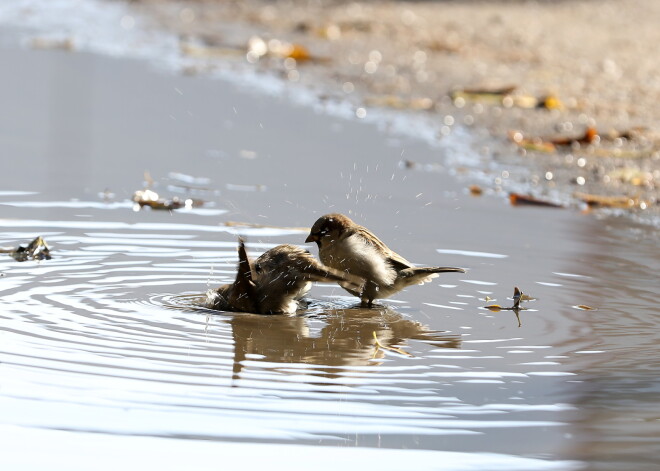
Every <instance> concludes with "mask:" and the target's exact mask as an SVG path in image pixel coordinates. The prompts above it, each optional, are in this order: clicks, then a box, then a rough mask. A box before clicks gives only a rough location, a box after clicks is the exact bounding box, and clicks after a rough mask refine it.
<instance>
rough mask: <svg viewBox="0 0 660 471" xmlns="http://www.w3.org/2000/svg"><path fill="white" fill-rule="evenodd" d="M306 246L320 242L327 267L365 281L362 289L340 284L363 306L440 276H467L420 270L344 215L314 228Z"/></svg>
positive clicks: (442, 269) (324, 218)
mask: <svg viewBox="0 0 660 471" xmlns="http://www.w3.org/2000/svg"><path fill="white" fill-rule="evenodd" d="M305 242H316V244H317V245H318V248H319V258H320V259H321V262H322V263H324V264H325V265H327V266H329V267H332V268H335V269H337V270H341V271H343V272H344V273H349V274H351V275H355V276H358V277H360V278H363V279H364V280H365V283H364V285H363V286H362V287H360V289H358V290H356V289H355V288H354V287H353V286H349V285H346V284H344V283H343V282H339V284H340V286H342V287H343V288H344V289H345V290H346V291H348V292H349V293H351V294H353V295H354V296H357V297H359V298H360V300H361V304H362V306H366V307H371V306H372V305H373V301H374V299H377V298H387V297H390V296H392V295H393V294H395V293H397V292H399V291H401V290H402V289H404V288H406V287H407V286H410V285H413V284H424V283H426V282H428V281H431V279H433V278H435V277H437V276H438V273H444V272H459V273H465V270H464V269H463V268H456V267H416V266H415V265H413V264H412V263H410V262H409V261H408V260H406V259H405V258H403V257H402V256H401V255H399V254H397V253H396V252H393V251H392V250H391V249H390V248H389V247H387V245H385V244H384V243H383V242H381V241H380V239H379V238H378V237H376V236H375V235H374V234H373V233H372V232H371V231H369V229H367V228H365V227H362V226H360V225H359V224H356V223H355V222H353V221H352V220H351V219H350V218H348V217H347V216H344V215H343V214H337V213H334V214H326V215H325V216H321V217H320V218H319V219H318V220H317V221H316V222H315V223H314V225H313V226H312V228H311V230H310V233H309V236H307V239H306V240H305Z"/></svg>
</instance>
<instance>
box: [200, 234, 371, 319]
mask: <svg viewBox="0 0 660 471" xmlns="http://www.w3.org/2000/svg"><path fill="white" fill-rule="evenodd" d="M238 258H239V262H238V272H237V273H236V279H235V280H234V282H233V283H232V284H227V285H222V286H220V287H219V288H217V289H216V290H214V291H212V292H211V293H210V306H211V307H212V308H213V309H218V310H223V311H240V312H252V313H259V314H280V313H281V314H293V313H295V312H296V310H297V309H298V307H299V302H300V300H301V299H302V297H303V296H304V295H305V294H307V292H308V291H309V290H310V288H311V286H312V282H313V281H318V282H326V283H327V282H341V283H343V284H345V285H346V286H348V287H349V288H351V289H355V290H358V289H360V286H361V285H362V283H363V281H362V280H361V279H359V278H357V277H355V276H353V275H350V274H347V273H342V272H340V271H337V270H334V269H332V268H330V267H326V266H324V265H323V264H322V263H320V262H319V261H318V260H316V259H315V258H314V257H313V256H312V254H310V253H309V252H308V251H306V250H304V249H301V248H300V247H296V246H294V245H288V244H284V245H278V246H277V247H274V248H272V249H270V250H268V251H266V252H264V253H263V254H262V255H261V256H260V257H259V258H257V260H255V261H254V262H252V261H251V260H250V259H249V258H248V256H247V252H246V250H245V243H244V241H243V240H242V239H239V247H238Z"/></svg>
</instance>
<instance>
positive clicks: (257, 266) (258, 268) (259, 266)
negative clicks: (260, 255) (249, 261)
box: [254, 263, 261, 273]
mask: <svg viewBox="0 0 660 471" xmlns="http://www.w3.org/2000/svg"><path fill="white" fill-rule="evenodd" d="M254 271H256V272H257V273H261V265H259V264H258V263H257V264H256V265H255V266H254Z"/></svg>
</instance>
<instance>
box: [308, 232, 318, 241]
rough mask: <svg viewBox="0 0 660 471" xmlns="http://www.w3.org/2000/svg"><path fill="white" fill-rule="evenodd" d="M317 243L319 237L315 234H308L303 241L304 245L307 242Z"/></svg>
mask: <svg viewBox="0 0 660 471" xmlns="http://www.w3.org/2000/svg"><path fill="white" fill-rule="evenodd" d="M318 241H319V236H318V235H316V234H311V233H310V234H309V235H308V236H307V239H305V243H307V242H318Z"/></svg>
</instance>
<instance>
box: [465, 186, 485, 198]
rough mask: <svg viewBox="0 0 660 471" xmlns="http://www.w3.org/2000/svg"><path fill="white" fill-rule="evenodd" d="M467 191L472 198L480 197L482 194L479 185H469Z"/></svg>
mask: <svg viewBox="0 0 660 471" xmlns="http://www.w3.org/2000/svg"><path fill="white" fill-rule="evenodd" d="M469 190H470V194H471V195H472V196H481V195H482V194H483V192H484V190H482V189H481V187H480V186H479V185H470V186H469Z"/></svg>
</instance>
